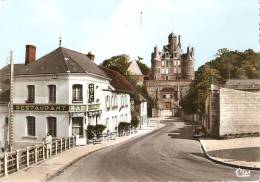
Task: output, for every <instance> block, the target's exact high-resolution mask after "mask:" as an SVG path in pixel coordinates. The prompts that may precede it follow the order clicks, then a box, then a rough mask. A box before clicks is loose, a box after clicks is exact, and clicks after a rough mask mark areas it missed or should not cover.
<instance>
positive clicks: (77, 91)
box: [72, 84, 82, 102]
mask: <svg viewBox="0 0 260 182" xmlns="http://www.w3.org/2000/svg"><path fill="white" fill-rule="evenodd" d="M72 101H80V102H82V85H80V84H75V85H73V86H72Z"/></svg>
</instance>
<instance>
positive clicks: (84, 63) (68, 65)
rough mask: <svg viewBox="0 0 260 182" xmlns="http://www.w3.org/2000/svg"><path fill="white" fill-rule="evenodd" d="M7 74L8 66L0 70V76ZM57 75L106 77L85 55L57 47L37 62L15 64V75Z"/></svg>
mask: <svg viewBox="0 0 260 182" xmlns="http://www.w3.org/2000/svg"><path fill="white" fill-rule="evenodd" d="M8 72H9V66H6V67H4V68H2V69H1V70H0V74H1V75H2V74H3V75H5V74H6V73H8ZM57 73H90V74H94V75H98V76H103V77H107V75H106V74H105V73H104V72H103V71H102V70H101V69H100V68H99V67H98V66H97V65H96V64H95V63H94V62H93V61H91V60H90V59H89V58H88V57H87V56H86V55H85V54H82V53H79V52H76V51H74V50H70V49H67V48H63V47H59V48H57V49H55V50H54V51H52V52H50V53H48V54H46V55H45V56H43V57H41V58H39V59H38V60H36V61H34V62H33V63H30V64H28V65H25V64H15V65H14V74H15V75H36V74H57Z"/></svg>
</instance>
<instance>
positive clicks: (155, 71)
mask: <svg viewBox="0 0 260 182" xmlns="http://www.w3.org/2000/svg"><path fill="white" fill-rule="evenodd" d="M151 63H152V67H151V68H152V69H151V78H152V79H154V80H159V79H161V74H160V68H161V57H160V52H159V51H158V48H157V46H155V47H154V52H153V53H152V55H151Z"/></svg>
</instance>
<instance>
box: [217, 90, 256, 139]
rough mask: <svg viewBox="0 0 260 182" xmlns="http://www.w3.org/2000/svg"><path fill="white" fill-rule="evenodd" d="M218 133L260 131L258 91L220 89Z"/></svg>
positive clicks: (223, 134) (233, 133) (229, 133)
mask: <svg viewBox="0 0 260 182" xmlns="http://www.w3.org/2000/svg"><path fill="white" fill-rule="evenodd" d="M219 120H220V126H219V135H220V136H225V135H235V134H250V133H260V93H254V92H246V91H239V90H233V89H227V88H222V89H220V119H219Z"/></svg>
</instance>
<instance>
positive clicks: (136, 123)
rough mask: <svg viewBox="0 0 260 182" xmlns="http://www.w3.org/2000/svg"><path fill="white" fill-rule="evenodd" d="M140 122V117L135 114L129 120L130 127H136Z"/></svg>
mask: <svg viewBox="0 0 260 182" xmlns="http://www.w3.org/2000/svg"><path fill="white" fill-rule="evenodd" d="M139 124H140V119H139V118H138V117H137V116H135V117H134V118H133V119H132V120H131V127H132V128H137V127H138V126H139Z"/></svg>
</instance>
